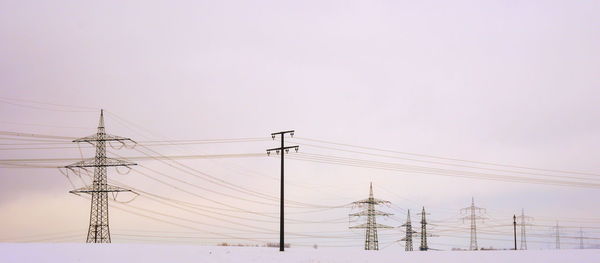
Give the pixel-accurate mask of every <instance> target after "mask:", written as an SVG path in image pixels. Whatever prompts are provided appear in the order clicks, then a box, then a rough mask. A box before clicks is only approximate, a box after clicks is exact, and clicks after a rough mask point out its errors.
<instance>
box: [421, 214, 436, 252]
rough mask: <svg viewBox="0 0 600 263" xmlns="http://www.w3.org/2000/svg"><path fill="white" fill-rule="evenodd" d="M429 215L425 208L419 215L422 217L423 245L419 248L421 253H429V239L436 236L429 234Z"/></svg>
mask: <svg viewBox="0 0 600 263" xmlns="http://www.w3.org/2000/svg"><path fill="white" fill-rule="evenodd" d="M428 214H429V213H426V212H425V207H423V210H422V211H421V213H418V215H421V233H420V234H421V245H420V246H419V250H421V251H427V250H429V246H428V245H427V238H428V237H433V236H434V235H432V234H429V233H428V232H427V218H426V215H428Z"/></svg>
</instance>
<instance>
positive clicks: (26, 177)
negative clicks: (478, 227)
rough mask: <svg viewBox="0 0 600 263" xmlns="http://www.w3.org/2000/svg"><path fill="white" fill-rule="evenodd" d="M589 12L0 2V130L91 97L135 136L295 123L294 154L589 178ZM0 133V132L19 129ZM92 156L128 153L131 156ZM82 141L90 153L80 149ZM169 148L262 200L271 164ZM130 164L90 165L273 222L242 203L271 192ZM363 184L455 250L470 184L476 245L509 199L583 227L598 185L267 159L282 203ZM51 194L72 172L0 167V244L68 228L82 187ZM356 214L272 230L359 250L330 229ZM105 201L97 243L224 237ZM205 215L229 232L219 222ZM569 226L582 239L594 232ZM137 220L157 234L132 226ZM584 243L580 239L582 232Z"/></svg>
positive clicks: (43, 124) (595, 73) (84, 212)
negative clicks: (106, 218)
mask: <svg viewBox="0 0 600 263" xmlns="http://www.w3.org/2000/svg"><path fill="white" fill-rule="evenodd" d="M599 13H600V2H598V1H178V2H173V1H125V2H123V1H102V2H92V1H0V87H1V88H2V92H1V94H0V124H1V126H2V129H0V131H11V132H23V133H36V134H47V135H56V136H68V137H84V136H87V135H90V134H93V133H94V132H95V127H96V126H97V122H98V116H99V109H100V108H103V109H106V110H107V116H106V127H107V132H108V133H111V134H115V135H120V136H125V137H131V138H133V139H135V140H138V141H153V140H202V139H221V138H225V139H227V138H256V137H263V138H265V139H268V138H269V135H270V133H271V132H276V131H280V130H288V129H295V130H296V135H297V136H298V139H293V140H290V144H292V143H295V144H299V145H300V146H301V148H300V153H301V154H324V155H333V156H344V157H349V158H356V159H364V160H373V161H380V162H393V163H399V164H405V165H420V166H425V167H434V168H435V167H438V166H436V165H432V164H427V163H419V162H411V161H407V160H398V159H389V158H383V157H376V156H365V155H360V154H357V153H348V152H339V151H330V150H325V149H322V148H315V147H312V148H311V146H308V145H304V146H303V143H304V144H318V143H314V142H312V143H311V142H310V141H306V140H301V138H311V139H319V140H325V141H333V142H339V143H348V144H352V145H358V146H365V147H375V148H379V149H388V150H395V151H400V152H408V153H419V154H426V155H434V156H443V157H448V158H457V159H466V160H475V161H483V162H493V163H501V164H511V165H517V166H526V167H536V168H544V169H552V170H563V171H578V172H585V173H590V174H595V175H593V176H592V175H588V176H587V177H589V178H591V179H589V180H588V181H586V182H594V180H596V181H595V182H598V181H597V179H594V177H595V176H600V168H598V156H600V103H599V102H600V76H599V72H600V48H598V47H600V16H598V14H599ZM27 101H36V102H45V103H52V104H61V105H70V106H78V107H88V108H77V107H58V106H52V105H48V104H36V103H29V102H27ZM122 119H124V120H126V121H129V122H132V123H135V125H137V126H135V127H132V125H129V124H127V123H125V122H123V121H122ZM139 127H142V128H139ZM0 137H2V138H3V139H2V142H3V143H4V144H11V143H13V144H14V143H18V142H22V143H28V142H27V141H14V140H8V139H6V138H8V137H9V136H4V135H2V136H0ZM11 138H13V137H11ZM42 146H43V147H47V146H48V145H42ZM63 146H69V145H63ZM72 146H76V145H75V144H73V145H72ZM277 146H278V142H273V141H270V140H264V141H255V142H246V143H227V144H196V145H183V146H177V147H173V146H155V147H152V149H153V150H155V151H157V152H159V153H160V154H163V155H184V154H185V155H194V154H196V155H198V154H232V153H264V150H265V149H266V148H272V147H277ZM321 146H329V147H337V146H332V145H326V144H321ZM14 147H16V146H9V145H2V146H1V147H0V149H1V148H5V149H2V150H0V159H17V158H79V157H80V153H79V151H78V149H77V148H66V149H46V150H37V149H29V150H14V149H12V150H10V149H6V148H14ZM19 147H24V146H19ZM354 150H357V149H354ZM110 151H111V152H112V153H118V154H122V155H124V156H140V155H141V153H139V152H136V151H135V150H118V151H117V150H112V149H110ZM357 151H365V150H364V149H363V150H360V149H358V150H357ZM376 153H377V152H376ZM378 153H379V154H385V153H382V152H378ZM83 154H84V155H85V156H86V157H92V156H93V154H94V153H93V151H92V150H91V149H89V148H86V149H84V151H83ZM388 154H389V153H388ZM299 156H300V155H299ZM403 157H405V158H420V159H421V160H425V159H426V160H431V159H427V158H424V157H415V156H406V155H404V156H403ZM438 161H439V160H438ZM181 162H182V163H184V164H186V165H188V166H190V167H193V168H194V169H196V170H197V171H201V172H204V173H207V174H210V175H212V176H215V177H217V178H221V179H222V180H225V181H227V182H231V183H234V184H236V185H239V186H243V187H245V188H248V189H251V190H253V191H258V192H263V193H266V194H268V195H272V196H278V193H279V189H278V178H279V162H278V161H277V160H276V159H270V158H266V157H250V158H232V159H212V160H199V159H194V160H182V161H181ZM139 163H140V164H142V165H144V166H146V167H149V168H152V169H154V170H156V171H158V172H161V173H165V174H168V175H170V176H173V177H176V178H180V179H181V180H186V181H188V182H191V183H193V184H196V185H200V186H204V187H206V188H210V189H214V190H217V191H220V192H221V193H228V194H231V195H238V194H239V193H237V192H235V191H232V190H230V189H226V188H219V187H218V186H216V185H214V184H211V183H209V182H206V181H203V180H202V179H200V178H197V177H193V176H190V175H189V174H187V173H184V172H182V171H180V170H177V169H174V168H173V167H171V166H168V165H166V164H164V163H161V162H157V161H139ZM62 164H63V165H67V164H69V162H64V163H62ZM57 165H58V163H57ZM475 166H477V165H475ZM446 168H447V167H446ZM450 168H452V169H454V170H461V171H467V170H468V169H461V168H457V167H450ZM495 168H498V167H495ZM136 170H137V171H143V172H148V171H147V170H144V168H142V167H134V169H133V171H132V172H131V173H130V174H127V175H120V174H118V173H117V172H115V171H114V170H111V171H110V173H109V178H110V179H115V180H118V181H120V182H123V183H126V184H127V185H130V186H133V187H135V188H138V189H142V190H144V191H147V192H152V193H155V194H157V195H160V196H165V197H169V198H173V199H176V200H186V201H188V202H191V203H194V204H202V205H210V206H217V207H218V206H219V205H218V204H214V203H207V201H206V200H203V199H201V198H198V196H203V197H210V198H211V199H214V200H221V201H222V202H224V203H227V204H230V205H232V206H236V207H245V208H247V209H254V210H256V211H261V212H265V213H272V214H270V215H272V216H275V217H276V215H277V213H278V206H277V205H276V204H277V201H274V200H267V201H265V200H262V201H263V202H269V203H272V204H270V205H260V204H257V203H251V202H246V201H243V200H238V199H231V198H230V199H228V198H226V197H223V196H222V195H218V194H216V195H215V194H214V193H210V192H207V191H204V190H201V189H199V188H197V187H190V185H184V184H181V182H177V181H173V180H171V181H169V180H170V179H168V178H167V179H164V177H163V179H164V180H165V181H166V182H169V183H172V184H173V185H177V186H178V187H180V188H182V189H186V190H187V191H189V192H192V193H194V194H196V195H195V196H194V195H190V194H186V193H183V192H181V191H178V190H176V189H175V188H170V187H168V186H165V185H162V184H159V183H157V182H156V181H154V180H152V179H149V178H147V177H145V176H143V175H141V174H138V173H136ZM488 172H489V171H488ZM530 172H531V171H530ZM150 174H152V173H150ZM561 175H573V174H572V173H562V174H561ZM153 176H154V177H157V178H160V175H157V174H154V175H153ZM72 179H73V182H74V183H75V184H76V186H77V187H80V186H83V182H81V181H80V180H79V179H78V178H77V177H73V178H72ZM371 181H372V182H373V184H374V190H375V195H376V197H378V198H382V199H386V200H390V201H391V202H392V203H393V204H394V206H392V207H387V208H386V207H383V208H381V209H382V210H386V211H389V212H392V213H394V214H395V216H394V218H392V219H387V220H383V219H382V221H381V222H382V223H383V224H388V225H393V226H399V225H401V224H402V222H399V221H403V220H405V218H406V215H405V212H406V210H405V209H411V210H412V211H411V212H412V213H413V218H412V219H413V223H414V224H416V222H418V221H419V219H418V218H417V216H416V215H414V213H416V212H417V211H416V210H420V208H421V207H422V206H425V207H426V208H429V209H430V211H429V212H430V213H431V215H429V216H430V218H431V220H433V221H436V220H438V221H439V222H440V223H439V224H440V225H439V226H433V229H432V231H431V232H432V233H434V234H436V233H435V228H437V229H438V230H439V233H438V234H439V237H433V238H431V239H430V243H431V247H435V248H439V249H449V248H452V247H460V248H467V247H468V245H469V244H468V241H469V239H468V235H469V232H468V229H466V227H468V224H467V223H468V222H465V224H462V221H458V218H459V216H460V215H459V214H458V210H459V209H460V208H463V207H466V206H468V205H469V204H470V200H471V197H475V201H476V204H477V205H478V206H480V207H485V208H487V209H488V217H489V218H491V219H490V220H487V221H486V222H485V223H483V225H482V227H485V226H486V224H487V225H488V228H487V230H483V231H488V232H489V234H490V235H489V236H488V239H481V240H480V241H479V245H480V246H485V247H488V246H495V247H500V248H504V247H510V246H511V244H512V243H511V242H512V241H511V236H510V235H506V236H498V235H496V236H495V235H493V233H492V232H493V231H496V230H495V229H494V226H495V225H501V224H510V222H511V221H510V220H511V218H512V215H513V213H519V212H520V211H521V209H522V208H524V209H525V210H526V212H528V214H530V215H531V216H533V217H535V219H534V221H533V222H534V223H535V224H538V225H553V224H555V221H556V220H560V221H561V222H564V223H563V224H564V225H566V226H569V227H575V226H579V225H582V226H585V227H600V211H598V210H597V209H594V207H596V206H597V200H598V198H600V192H599V190H598V189H597V188H596V189H591V188H581V187H567V186H548V185H540V184H524V183H512V182H498V181H489V180H476V179H465V178H456V177H445V176H439V175H428V174H419V173H412V172H401V171H389V170H378V169H368V168H364V167H351V166H340V165H332V164H322V163H316V162H306V161H299V160H293V159H288V160H287V162H286V182H288V183H289V185H288V188H286V190H287V191H286V194H287V197H289V199H290V200H294V201H298V202H304V203H310V204H322V205H326V206H330V205H331V206H333V205H341V204H347V203H350V202H352V201H356V200H359V199H364V198H366V197H367V195H368V185H369V182H371ZM69 190H72V186H71V185H70V184H69V181H68V180H67V179H66V178H65V177H64V176H63V175H61V173H60V172H59V171H58V170H57V169H52V168H46V169H42V168H36V169H33V168H32V169H29V168H27V169H24V168H20V169H15V168H0V214H1V215H2V217H0V238H1V240H0V241H3V242H12V241H20V240H27V237H34V238H32V239H35V238H42V239H43V238H44V237H47V236H44V235H50V234H56V236H70V237H69V238H70V239H69V238H65V239H60V238H56V239H51V240H50V241H57V242H58V241H69V242H84V241H85V234H86V231H87V225H88V219H89V218H88V216H89V201H88V200H86V199H83V198H80V197H77V196H74V195H72V194H69V193H68V191H69ZM247 197H248V196H245V195H240V196H239V198H247ZM125 199H126V198H125ZM256 200H260V199H256ZM130 204H131V205H134V206H138V207H144V208H148V209H153V210H155V211H159V212H161V213H167V214H171V215H175V216H179V217H182V218H185V219H188V220H194V221H195V222H190V221H177V220H175V219H168V220H170V221H173V222H179V223H180V224H184V225H189V226H193V227H194V228H197V229H201V230H202V231H212V232H218V233H229V234H231V233H233V234H234V235H236V236H239V235H242V234H243V235H245V237H251V238H256V239H259V240H264V241H269V242H277V241H278V239H277V238H278V236H277V231H278V226H277V223H276V222H277V218H268V217H256V218H260V219H262V220H264V219H265V218H266V219H267V221H272V222H260V221H254V220H252V219H254V218H255V217H254V216H255V215H248V214H240V213H235V212H234V213H232V212H231V211H226V210H207V211H205V212H202V213H203V214H208V215H210V216H215V217H217V219H215V218H210V217H207V216H203V215H199V214H194V213H189V212H186V211H182V210H181V209H172V208H168V207H166V206H161V205H159V204H156V203H153V202H152V201H149V200H147V199H144V198H143V197H140V198H138V199H136V200H134V201H133V202H131V203H130ZM188 210H189V209H188ZM304 210H306V209H304ZM215 211H216V212H218V213H222V214H215V213H214V212H215ZM356 211H358V210H357V209H354V210H351V209H350V208H349V207H345V208H336V209H329V210H326V211H320V212H314V213H301V214H293V212H306V211H303V210H302V209H297V210H294V209H291V210H290V213H292V214H290V215H289V217H290V218H292V219H296V220H304V221H310V222H312V223H306V222H305V223H299V222H296V224H290V225H289V226H288V229H289V231H292V232H293V233H296V234H298V233H300V234H302V233H304V234H308V235H313V234H315V233H324V235H326V234H327V233H331V234H330V235H331V237H328V238H324V237H319V238H315V237H304V238H297V239H293V240H290V242H291V243H292V244H293V245H294V244H298V245H312V244H314V243H316V244H319V245H321V246H327V245H332V246H337V245H339V246H356V247H357V248H358V249H360V248H361V247H362V246H363V243H362V242H363V241H362V238H363V236H364V234H363V233H362V232H360V231H356V230H353V231H350V230H348V226H349V223H348V220H347V215H348V214H349V213H351V212H356ZM413 211H414V212H413ZM110 213H111V217H110V220H111V221H110V222H111V231H112V232H113V234H119V233H120V234H121V235H120V236H118V235H113V242H118V243H123V242H149V241H151V242H173V241H181V242H188V243H199V244H214V243H217V242H222V241H227V240H228V239H227V238H225V237H223V236H220V237H219V236H217V237H211V238H212V239H211V238H209V237H207V235H206V233H203V232H201V231H194V230H191V229H190V228H183V227H178V226H175V225H172V224H166V223H163V222H158V221H153V220H150V219H148V218H144V217H139V216H136V215H132V214H127V213H125V212H122V211H120V210H118V209H113V208H111V212H110ZM223 214H225V215H223ZM230 215H236V216H240V217H244V218H243V219H242V218H232V217H230ZM222 218H226V219H228V220H231V221H235V222H236V223H239V224H244V225H246V226H241V225H236V224H234V226H232V225H231V224H229V223H227V222H224V221H223V220H221V219H222ZM249 218H251V219H249ZM344 218H345V219H344ZM334 219H335V220H334ZM328 220H329V221H328ZM344 220H345V222H341V221H344ZM398 220H399V221H398ZM315 221H324V222H322V223H318V222H315ZM203 223H207V224H208V223H210V224H213V225H204V224H203ZM358 223H360V221H356V222H352V223H351V224H350V225H353V224H358ZM584 223H586V224H584ZM248 225H249V226H251V227H249V226H248ZM221 226H223V227H232V228H239V229H246V230H247V229H250V228H252V227H255V228H254V229H253V231H255V232H256V231H257V230H256V229H257V228H259V227H260V228H266V229H272V233H264V234H258V233H250V232H248V233H241V234H240V233H239V231H237V232H236V231H234V230H231V229H229V228H222V227H221ZM457 226H460V227H464V228H465V229H458V228H456V227H457ZM450 228H452V230H454V231H455V232H451V231H450V230H449V229H450ZM509 230H510V228H500V229H499V231H503V233H504V232H508V231H509ZM577 230H578V229H574V228H566V229H565V231H566V232H565V233H567V232H568V233H567V234H565V235H570V236H573V235H575V234H576V232H577ZM148 231H161V232H156V233H150V232H148ZM248 231H250V230H248ZM383 231H385V233H386V234H382V236H381V239H382V246H383V245H389V247H390V248H394V247H395V249H399V250H401V249H402V248H403V243H395V244H394V243H392V241H395V240H399V239H400V238H402V237H403V236H402V234H401V233H400V229H394V230H382V232H381V233H384V232H383ZM444 231H450V232H451V233H450V232H444ZM461 231H462V232H461ZM529 231H531V232H532V235H534V236H532V237H531V238H530V240H535V239H536V238H537V239H539V240H538V241H539V243H530V244H528V246H529V248H553V247H554V244H553V243H552V242H553V240H554V239H553V237H552V236H551V234H552V233H553V232H552V231H553V230H552V229H551V228H544V227H541V226H536V227H531V229H529ZM584 231H585V232H586V233H587V235H589V236H595V237H596V238H600V230H598V229H595V228H588V229H585V230H584ZM140 233H142V234H143V235H158V236H160V235H163V236H176V237H174V238H150V237H146V238H141V237H139V236H138V237H133V236H132V235H138V234H139V235H142V234H140ZM78 234H80V236H76V235H78ZM446 234H447V236H444V235H446ZM127 235H129V236H127ZM535 235H537V236H535ZM183 236H187V238H183ZM190 236H194V237H197V238H189V237H190ZM452 236H460V237H458V238H457V237H452ZM51 237H52V238H53V237H55V236H51ZM482 238H483V237H482ZM496 239H501V240H496ZM504 239H507V240H508V241H505V240H504ZM563 240H565V241H564V242H565V244H564V247H576V246H577V244H579V243H578V242H579V241H578V240H575V239H568V238H565V239H563ZM233 242H235V243H238V242H240V243H252V241H243V240H242V241H233ZM586 242H589V244H590V245H591V244H595V245H600V242H598V241H597V240H587V241H586ZM415 243H417V242H415ZM417 246H418V245H416V246H415V247H417Z"/></svg>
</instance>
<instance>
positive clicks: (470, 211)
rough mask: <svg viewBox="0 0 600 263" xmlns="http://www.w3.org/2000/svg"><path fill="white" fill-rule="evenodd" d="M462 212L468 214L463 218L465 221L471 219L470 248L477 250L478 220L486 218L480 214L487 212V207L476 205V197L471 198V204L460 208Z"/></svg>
mask: <svg viewBox="0 0 600 263" xmlns="http://www.w3.org/2000/svg"><path fill="white" fill-rule="evenodd" d="M460 211H461V213H464V214H467V215H466V216H465V217H463V218H462V220H463V223H464V221H465V219H469V220H470V221H471V243H470V244H469V250H477V249H478V247H477V220H484V219H485V218H484V217H483V216H481V215H480V214H482V213H485V208H480V207H476V206H475V198H471V206H469V207H465V208H463V209H461V210H460Z"/></svg>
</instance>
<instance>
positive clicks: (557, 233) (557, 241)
mask: <svg viewBox="0 0 600 263" xmlns="http://www.w3.org/2000/svg"><path fill="white" fill-rule="evenodd" d="M555 230H556V234H554V236H555V237H556V249H560V226H558V221H556V227H555Z"/></svg>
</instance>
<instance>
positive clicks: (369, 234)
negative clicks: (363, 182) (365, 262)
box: [350, 183, 392, 250]
mask: <svg viewBox="0 0 600 263" xmlns="http://www.w3.org/2000/svg"><path fill="white" fill-rule="evenodd" d="M352 204H354V205H356V206H358V207H361V208H362V207H366V209H365V210H363V211H360V212H358V213H353V214H350V216H366V217H367V223H364V224H360V225H356V226H351V227H350V229H359V228H364V229H365V250H379V241H378V240H377V229H378V228H392V227H391V226H386V225H382V224H377V221H376V217H377V216H390V215H392V214H390V213H386V212H382V211H378V210H375V206H376V205H381V204H390V202H389V201H385V200H380V199H376V198H374V197H373V183H371V185H370V187H369V198H367V199H363V200H360V201H356V202H353V203H352Z"/></svg>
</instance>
